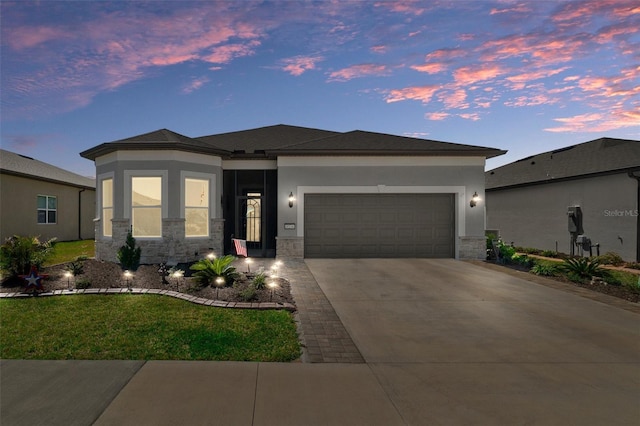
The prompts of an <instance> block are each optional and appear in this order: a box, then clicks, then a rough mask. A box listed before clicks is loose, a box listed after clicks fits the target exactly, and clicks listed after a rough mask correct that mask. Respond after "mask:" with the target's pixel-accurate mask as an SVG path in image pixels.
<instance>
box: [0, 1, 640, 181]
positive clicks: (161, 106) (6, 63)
mask: <svg viewBox="0 0 640 426" xmlns="http://www.w3.org/2000/svg"><path fill="white" fill-rule="evenodd" d="M0 20H1V21H0V25H1V29H0V31H1V33H0V35H1V39H0V43H1V50H0V61H1V62H0V66H1V70H0V71H1V74H0V115H1V117H0V120H1V121H0V125H1V127H0V136H1V139H0V146H1V147H2V148H3V149H6V150H10V151H14V152H18V153H20V154H24V155H28V156H31V157H33V158H36V159H38V160H42V161H45V162H48V163H50V164H53V165H56V166H58V167H62V168H65V169H68V170H70V171H73V172H75V173H78V174H81V175H84V176H94V175H95V168H94V165H93V163H92V162H91V161H89V160H86V159H83V158H82V157H80V155H79V153H80V152H81V151H84V150H86V149H89V148H92V147H94V146H96V145H98V144H101V143H104V142H111V141H114V140H118V139H123V138H128V137H131V136H135V135H138V134H142V133H147V132H151V131H154V130H158V129H162V128H168V129H170V130H173V131H175V132H178V133H181V134H184V135H186V136H190V137H197V136H204V135H211V134H217V133H224V132H231V131H238V130H246V129H251V128H256V127H263V126H270V125H275V124H289V125H295V126H304V127H312V128H318V129H325V130H333V131H345V132H346V131H350V130H356V129H358V130H365V131H372V132H380V133H388V134H393V135H402V136H411V137H417V138H424V139H431V140H438V141H446V142H455V143H461V144H470V145H480V146H487V147H493V148H500V149H504V150H508V151H509V152H508V153H507V154H506V155H503V156H500V157H497V158H495V159H490V160H488V161H487V169H492V168H495V167H498V166H500V165H503V164H506V163H509V162H512V161H515V160H517V159H520V158H524V157H527V156H530V155H534V154H537V153H541V152H545V151H549V150H553V149H558V148H562V147H565V146H569V145H573V144H577V143H582V142H587V141H590V140H594V139H598V138H600V137H614V138H623V139H636V140H638V139H640V2H638V0H594V1H560V0H556V1H544V0H540V1H507V0H496V1H483V0H475V1H464V0H455V1H437V0H434V1H405V0H396V1H384V0H381V1H375V0H361V1H337V0H336V1H328V0H327V1H317V2H314V1H293V0H289V1H233V2H213V1H192V2H189V1H48V0H41V1H19V2H11V1H4V0H3V1H2V2H1V3H0Z"/></svg>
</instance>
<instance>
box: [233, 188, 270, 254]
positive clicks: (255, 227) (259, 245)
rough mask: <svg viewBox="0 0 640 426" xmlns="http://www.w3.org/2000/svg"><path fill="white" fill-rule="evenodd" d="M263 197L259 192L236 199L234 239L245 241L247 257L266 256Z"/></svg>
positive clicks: (249, 193)
mask: <svg viewBox="0 0 640 426" xmlns="http://www.w3.org/2000/svg"><path fill="white" fill-rule="evenodd" d="M263 207H264V196H263V195H262V193H261V192H248V193H247V195H244V196H238V197H236V212H237V214H238V218H237V220H236V230H235V235H236V238H239V239H241V240H247V252H248V254H249V256H250V257H251V256H253V257H257V256H259V257H264V256H266V246H265V244H264V241H265V230H266V225H265V215H264V208H263Z"/></svg>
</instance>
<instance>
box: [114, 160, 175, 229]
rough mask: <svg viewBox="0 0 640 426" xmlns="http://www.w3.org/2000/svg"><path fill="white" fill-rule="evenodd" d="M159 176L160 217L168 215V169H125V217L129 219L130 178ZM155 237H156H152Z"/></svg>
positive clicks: (164, 217) (130, 206)
mask: <svg viewBox="0 0 640 426" xmlns="http://www.w3.org/2000/svg"><path fill="white" fill-rule="evenodd" d="M133 177H160V178H162V206H161V207H162V218H163V219H166V218H167V217H168V216H169V171H168V170H125V171H124V185H123V187H124V197H123V198H124V214H123V217H124V218H125V219H131V209H132V207H133V206H132V205H131V178H133ZM153 238H156V237H153Z"/></svg>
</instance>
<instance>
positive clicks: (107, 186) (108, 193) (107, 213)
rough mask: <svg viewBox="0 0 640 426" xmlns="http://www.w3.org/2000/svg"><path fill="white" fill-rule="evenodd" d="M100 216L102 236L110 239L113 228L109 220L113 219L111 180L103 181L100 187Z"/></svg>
mask: <svg viewBox="0 0 640 426" xmlns="http://www.w3.org/2000/svg"><path fill="white" fill-rule="evenodd" d="M100 190H101V204H100V205H101V209H102V211H101V215H100V217H101V218H102V235H103V236H104V237H111V236H112V235H113V228H112V223H111V220H112V219H113V178H108V179H103V180H102V183H101V186H100Z"/></svg>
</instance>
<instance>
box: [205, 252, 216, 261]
mask: <svg viewBox="0 0 640 426" xmlns="http://www.w3.org/2000/svg"><path fill="white" fill-rule="evenodd" d="M215 258H216V254H215V253H213V252H211V253H209V254H208V255H207V259H209V260H213V259H215Z"/></svg>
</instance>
